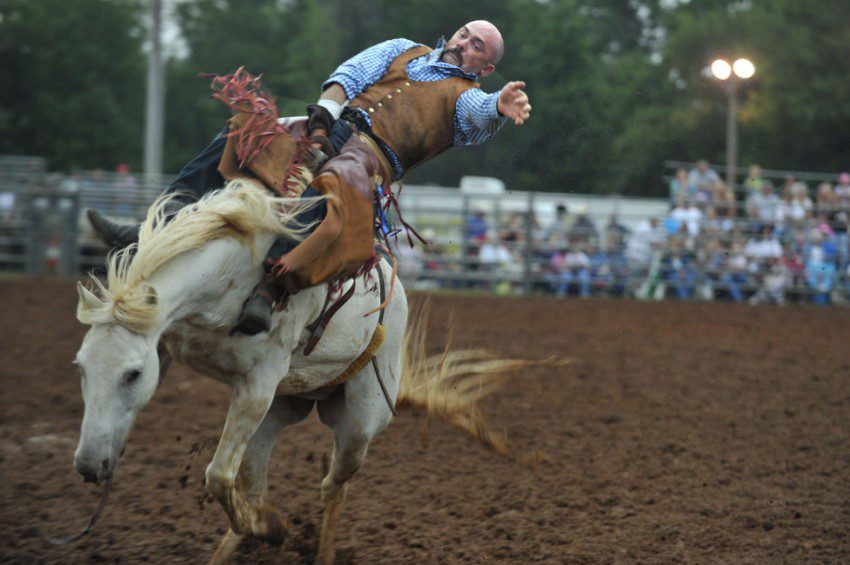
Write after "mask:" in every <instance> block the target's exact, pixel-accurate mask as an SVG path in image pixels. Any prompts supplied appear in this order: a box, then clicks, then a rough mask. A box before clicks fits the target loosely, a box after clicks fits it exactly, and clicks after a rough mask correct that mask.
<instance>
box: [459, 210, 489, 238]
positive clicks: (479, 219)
mask: <svg viewBox="0 0 850 565" xmlns="http://www.w3.org/2000/svg"><path fill="white" fill-rule="evenodd" d="M486 216H487V212H485V211H484V209H482V208H476V210H475V211H474V212H473V213H472V215H471V216H469V217H468V218H467V219H466V227H465V228H464V230H463V237H464V239H466V241H467V243H469V242H472V241H474V242H477V243H481V242H483V241H484V239H485V238H486V237H487V231H488V230H489V229H490V225H489V224H488V223H487V219H486Z"/></svg>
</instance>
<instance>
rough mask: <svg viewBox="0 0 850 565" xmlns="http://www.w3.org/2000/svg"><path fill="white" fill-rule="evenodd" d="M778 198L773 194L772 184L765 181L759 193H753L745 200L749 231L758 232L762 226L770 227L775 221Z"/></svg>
mask: <svg viewBox="0 0 850 565" xmlns="http://www.w3.org/2000/svg"><path fill="white" fill-rule="evenodd" d="M778 206H779V198H778V197H777V196H776V195H775V194H774V193H773V183H771V182H770V181H765V182H764V184H763V185H762V187H761V192H755V193H753V194H751V195H750V197H749V198H748V199H747V217H748V218H749V219H750V229H751V230H752V231H753V232H758V231H760V230H761V228H762V227H763V226H766V225H772V224H773V223H774V222H775V221H776V208H777V207H778Z"/></svg>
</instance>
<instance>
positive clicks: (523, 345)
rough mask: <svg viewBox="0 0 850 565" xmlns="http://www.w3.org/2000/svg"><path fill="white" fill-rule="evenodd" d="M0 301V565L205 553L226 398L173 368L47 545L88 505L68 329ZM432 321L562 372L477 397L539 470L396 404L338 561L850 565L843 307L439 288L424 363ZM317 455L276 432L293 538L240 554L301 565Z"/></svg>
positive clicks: (17, 297)
mask: <svg viewBox="0 0 850 565" xmlns="http://www.w3.org/2000/svg"><path fill="white" fill-rule="evenodd" d="M413 298H414V300H415V301H416V300H421V299H422V297H413ZM0 301H2V309H0V393H2V398H0V470H2V481H0V507H2V512H0V561H2V562H16V563H32V562H38V561H45V562H68V563H71V562H73V563H80V562H98V561H103V562H107V561H108V562H118V561H121V562H140V561H150V562H153V563H171V562H181V563H199V562H203V561H205V560H206V559H207V558H208V557H209V556H210V555H211V554H212V552H213V551H214V549H215V547H216V545H217V543H218V541H219V539H220V537H221V535H222V534H223V533H224V531H225V528H226V521H225V516H224V513H223V512H222V511H221V510H220V508H219V507H218V505H217V504H213V503H209V502H207V501H205V498H204V495H203V490H202V488H203V487H202V481H203V472H204V469H205V467H206V465H207V463H208V462H209V460H210V457H211V455H212V449H213V446H214V445H215V442H216V440H217V438H218V434H219V431H220V428H221V425H222V423H223V419H224V415H225V409H226V407H227V403H228V390H227V389H226V388H225V387H223V386H222V385H220V384H218V383H215V382H213V381H211V380H209V379H206V378H204V377H201V376H199V375H196V374H194V373H192V372H190V371H189V370H187V369H185V368H184V367H180V366H176V367H173V368H172V371H171V373H170V374H169V376H168V378H167V379H166V380H165V382H164V383H163V384H162V386H161V388H160V390H159V391H158V392H157V394H156V396H155V397H154V399H153V401H152V402H151V404H150V405H149V406H148V408H147V409H146V410H145V411H144V412H143V413H142V415H141V416H140V418H139V420H138V421H137V423H136V427H135V429H134V431H133V433H132V435H131V437H130V440H129V443H128V448H127V453H126V454H125V456H124V458H123V459H122V462H121V464H120V465H119V467H118V472H117V476H116V481H115V485H114V488H113V492H112V495H111V498H110V501H109V504H108V505H107V507H106V510H105V512H104V515H103V517H102V518H101V520H100V522H99V523H98V524H97V526H96V528H95V531H94V532H93V533H92V534H91V535H89V536H88V537H87V538H85V539H83V540H82V541H80V542H78V543H77V544H75V545H71V546H66V547H53V546H50V545H48V544H47V543H46V542H45V539H44V538H45V536H46V535H54V536H56V535H65V534H68V533H73V532H76V531H78V530H79V529H80V528H81V527H82V526H83V525H84V524H85V522H86V521H87V520H88V517H89V515H90V513H91V512H92V510H93V509H94V507H95V506H96V503H97V499H98V496H99V490H98V488H97V487H94V486H93V485H89V484H84V483H83V482H82V480H81V478H80V477H79V476H77V474H76V473H75V471H74V469H73V466H72V454H73V450H74V446H75V443H76V439H77V434H78V429H79V425H80V420H81V414H82V401H81V398H80V391H79V382H78V377H77V376H76V374H75V372H74V371H73V370H72V369H71V366H70V361H71V359H72V358H73V356H74V353H75V351H76V349H77V347H78V345H79V342H80V340H81V338H82V336H83V333H84V328H83V327H82V326H80V325H79V324H78V323H77V322H76V321H75V320H74V308H75V292H74V288H73V284H72V282H71V281H61V280H36V281H33V280H22V279H7V280H0ZM450 318H452V319H454V321H455V324H456V330H457V331H456V332H455V345H456V346H458V347H462V346H476V347H477V346H484V347H488V348H491V349H495V350H497V351H500V352H502V353H503V354H504V355H507V356H520V357H527V358H543V357H546V356H549V355H552V354H557V355H562V356H565V357H569V358H572V359H573V360H574V363H573V364H571V365H569V366H566V367H561V368H557V369H553V368H546V369H544V368H540V369H534V370H529V371H527V372H526V373H524V374H517V375H514V376H513V377H512V378H511V380H510V381H509V382H508V384H507V385H506V387H505V388H504V389H503V390H502V391H501V392H499V393H498V394H497V395H496V396H495V397H493V398H492V399H490V400H489V401H487V402H486V403H485V405H484V409H485V412H486V413H487V415H488V416H489V418H490V419H491V421H492V422H493V423H495V424H499V425H502V426H504V427H506V428H507V430H508V433H509V436H510V438H511V441H512V443H513V445H514V446H516V447H518V448H521V449H528V450H531V449H541V450H543V451H545V452H547V453H548V454H549V456H550V460H549V461H548V462H546V463H543V464H541V465H540V466H538V467H537V468H528V467H525V466H522V465H519V464H516V463H512V462H509V461H506V460H504V459H501V458H500V457H498V456H496V455H494V454H492V453H490V452H488V451H486V450H484V449H482V448H481V447H479V446H478V445H477V444H476V443H474V442H473V441H472V440H471V439H469V438H468V437H466V436H465V435H462V434H461V433H459V432H456V431H455V430H453V429H452V428H450V427H449V426H447V425H445V424H443V423H440V422H432V423H430V425H428V428H427V434H424V433H423V430H425V429H426V428H425V426H426V425H427V424H428V422H427V418H425V417H424V416H423V415H420V414H414V413H412V412H410V411H405V412H402V413H401V414H400V416H399V418H398V419H397V421H395V422H394V423H393V424H392V425H391V426H390V427H389V429H388V430H387V431H386V432H384V434H383V435H382V436H380V437H379V438H378V440H377V441H376V442H375V443H373V445H372V448H371V450H370V453H369V456H368V457H367V458H366V463H365V465H364V467H363V469H362V470H361V472H360V473H359V475H358V476H357V477H356V478H355V479H354V480H353V481H352V484H351V488H350V490H349V497H348V500H347V502H346V505H345V507H344V509H343V512H342V519H341V523H340V530H339V532H338V537H337V550H338V551H337V562H338V563H376V562H382V563H436V562H462V561H472V562H505V563H508V562H510V563H514V562H530V561H543V562H634V561H640V562H681V561H685V562H700V563H704V562H736V563H741V562H743V563H776V562H792V563H799V562H803V561H816V562H848V561H850V537H849V536H848V534H850V532H848V525H850V423H848V416H850V382H848V379H850V341H848V336H850V324H848V322H850V310H847V309H830V310H819V309H814V308H808V307H793V308H786V309H780V308H769V307H759V308H749V307H745V306H736V305H731V304H714V305H708V304H677V303H664V304H647V303H638V302H631V301H616V300H590V301H579V300H570V301H557V300H554V299H548V298H535V299H530V300H524V299H506V298H489V297H445V296H435V297H433V298H432V304H431V317H430V323H429V327H430V342H431V344H432V346H433V347H434V348H435V350H436V349H438V348H439V347H441V346H442V344H443V341H444V339H445V338H446V335H447V334H446V325H447V324H446V322H447V320H449V319H450ZM330 446H331V439H330V434H329V433H328V431H327V430H326V429H325V428H324V427H323V426H322V425H321V424H320V423H319V422H318V419H317V418H316V417H315V414H313V415H312V416H311V417H310V418H309V419H308V420H307V421H306V422H303V423H302V424H300V425H298V426H296V427H294V428H292V429H290V430H288V431H287V432H286V433H285V434H284V435H283V436H282V438H281V441H280V443H279V444H278V447H277V449H276V451H275V456H274V458H273V462H272V466H271V471H270V484H271V488H272V489H273V490H272V491H271V500H272V502H273V504H275V505H276V506H277V507H278V508H280V509H281V510H283V511H284V513H285V515H286V516H287V517H288V518H289V519H290V520H291V522H292V524H293V528H292V531H291V536H290V537H289V538H288V539H287V541H286V542H285V543H284V545H283V546H282V547H280V548H275V547H270V546H266V545H260V544H258V543H250V542H249V543H244V544H243V545H242V546H241V547H240V548H239V553H238V554H237V556H236V560H237V561H238V562H243V563H256V562H278V561H288V562H296V563H309V562H312V559H313V558H314V556H315V547H316V531H317V527H318V524H319V520H320V509H319V500H318V486H319V481H320V479H321V473H322V458H323V456H324V454H326V453H329V450H330Z"/></svg>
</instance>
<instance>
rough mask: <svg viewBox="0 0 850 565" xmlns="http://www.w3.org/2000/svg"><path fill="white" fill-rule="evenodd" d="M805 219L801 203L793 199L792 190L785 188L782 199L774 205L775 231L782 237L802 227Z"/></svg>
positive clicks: (804, 211) (804, 210)
mask: <svg viewBox="0 0 850 565" xmlns="http://www.w3.org/2000/svg"><path fill="white" fill-rule="evenodd" d="M805 219H806V209H805V207H804V205H803V203H802V202H801V201H800V200H798V199H795V198H794V193H793V191H792V190H790V189H788V188H786V189H785V190H784V191H783V193H782V199H781V200H780V201H779V202H778V203H777V205H776V231H777V234H778V235H779V236H780V237H784V236H785V235H786V234H788V233H790V232H791V231H792V230H796V229H797V228H800V227H802V225H803V221H804V220H805Z"/></svg>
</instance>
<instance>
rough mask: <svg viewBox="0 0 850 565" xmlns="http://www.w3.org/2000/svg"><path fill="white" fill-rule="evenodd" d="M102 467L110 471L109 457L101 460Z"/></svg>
mask: <svg viewBox="0 0 850 565" xmlns="http://www.w3.org/2000/svg"><path fill="white" fill-rule="evenodd" d="M100 468H101V470H103V471H108V470H109V459H104V460H103V461H101V462H100Z"/></svg>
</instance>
